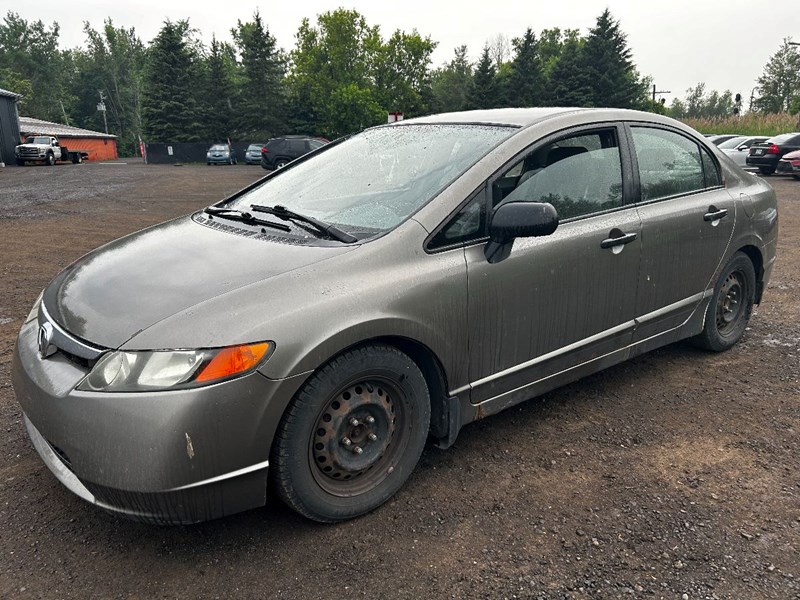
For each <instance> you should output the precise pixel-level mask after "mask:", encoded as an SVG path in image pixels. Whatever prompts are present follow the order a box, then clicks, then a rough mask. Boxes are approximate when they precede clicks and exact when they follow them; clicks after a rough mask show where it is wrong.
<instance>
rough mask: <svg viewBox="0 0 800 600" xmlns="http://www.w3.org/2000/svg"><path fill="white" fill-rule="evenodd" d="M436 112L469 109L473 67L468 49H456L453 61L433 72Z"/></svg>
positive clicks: (463, 47)
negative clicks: (468, 55) (468, 97)
mask: <svg viewBox="0 0 800 600" xmlns="http://www.w3.org/2000/svg"><path fill="white" fill-rule="evenodd" d="M431 79H432V81H431V86H432V91H433V98H434V101H433V106H432V108H433V109H434V111H435V112H454V111H459V110H465V109H466V108H467V103H468V100H467V96H468V94H469V90H470V88H471V86H472V65H470V64H469V59H467V47H466V46H459V47H458V48H456V49H455V56H453V60H451V61H450V62H449V63H447V64H446V65H445V66H443V67H442V68H440V69H437V70H436V71H434V72H433V75H432V77H431Z"/></svg>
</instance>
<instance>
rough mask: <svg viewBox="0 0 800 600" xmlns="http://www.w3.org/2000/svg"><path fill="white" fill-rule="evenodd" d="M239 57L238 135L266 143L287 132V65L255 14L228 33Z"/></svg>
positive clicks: (263, 24) (271, 36)
mask: <svg viewBox="0 0 800 600" xmlns="http://www.w3.org/2000/svg"><path fill="white" fill-rule="evenodd" d="M231 34H232V35H233V39H234V41H235V43H236V46H237V49H238V50H239V54H240V55H241V57H242V77H243V81H242V85H241V96H240V98H239V105H238V109H237V120H238V130H239V133H240V135H242V136H245V137H248V138H250V139H265V140H266V139H267V138H269V137H272V136H274V135H278V134H280V133H283V132H284V130H285V128H286V97H285V91H284V86H283V77H284V74H285V72H286V61H285V59H284V57H283V53H282V52H281V50H280V49H279V48H278V46H277V42H276V41H275V37H274V36H273V35H272V34H271V33H270V32H269V29H268V28H267V26H266V24H265V23H264V22H263V20H262V19H261V15H260V14H259V12H258V10H256V12H255V13H254V14H253V20H252V21H250V22H247V23H242V22H241V21H239V22H238V24H237V26H236V28H235V29H232V30H231Z"/></svg>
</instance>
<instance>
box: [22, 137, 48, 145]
mask: <svg viewBox="0 0 800 600" xmlns="http://www.w3.org/2000/svg"><path fill="white" fill-rule="evenodd" d="M26 143H28V144H47V145H48V146H49V145H50V138H49V137H29V138H28V139H27V140H26Z"/></svg>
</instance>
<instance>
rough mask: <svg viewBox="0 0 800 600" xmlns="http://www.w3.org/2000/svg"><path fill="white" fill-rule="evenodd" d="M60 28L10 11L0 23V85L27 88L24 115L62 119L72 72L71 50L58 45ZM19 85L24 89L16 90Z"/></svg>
mask: <svg viewBox="0 0 800 600" xmlns="http://www.w3.org/2000/svg"><path fill="white" fill-rule="evenodd" d="M58 37H59V27H58V23H53V24H52V25H50V27H47V26H45V24H44V23H42V21H32V22H28V21H26V20H25V19H22V18H20V16H19V15H18V14H16V13H13V12H11V11H9V12H8V13H7V14H6V16H5V18H4V19H3V22H2V23H0V86H3V87H4V88H5V89H9V90H10V91H12V92H17V93H22V92H23V91H26V92H27V93H26V94H25V98H23V103H22V106H21V108H22V109H23V110H24V112H25V114H26V116H30V117H36V118H39V119H46V120H50V121H62V120H63V115H64V108H65V107H66V106H68V105H69V104H70V103H71V101H72V98H71V97H69V95H68V90H69V78H70V76H71V74H72V72H73V71H72V69H71V68H70V66H71V58H72V56H71V53H69V52H62V51H60V50H59V47H58ZM15 85H21V86H23V87H24V88H25V89H23V90H22V91H19V90H15V89H14V87H13V86H15Z"/></svg>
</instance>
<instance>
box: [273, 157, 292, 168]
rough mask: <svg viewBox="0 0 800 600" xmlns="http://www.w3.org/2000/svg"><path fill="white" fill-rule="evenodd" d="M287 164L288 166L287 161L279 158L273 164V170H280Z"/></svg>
mask: <svg viewBox="0 0 800 600" xmlns="http://www.w3.org/2000/svg"><path fill="white" fill-rule="evenodd" d="M287 164H289V161H288V160H286V159H285V158H279V159H278V160H277V161H276V162H275V168H276V169H282V168H283V167H285V166H286V165H287Z"/></svg>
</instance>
